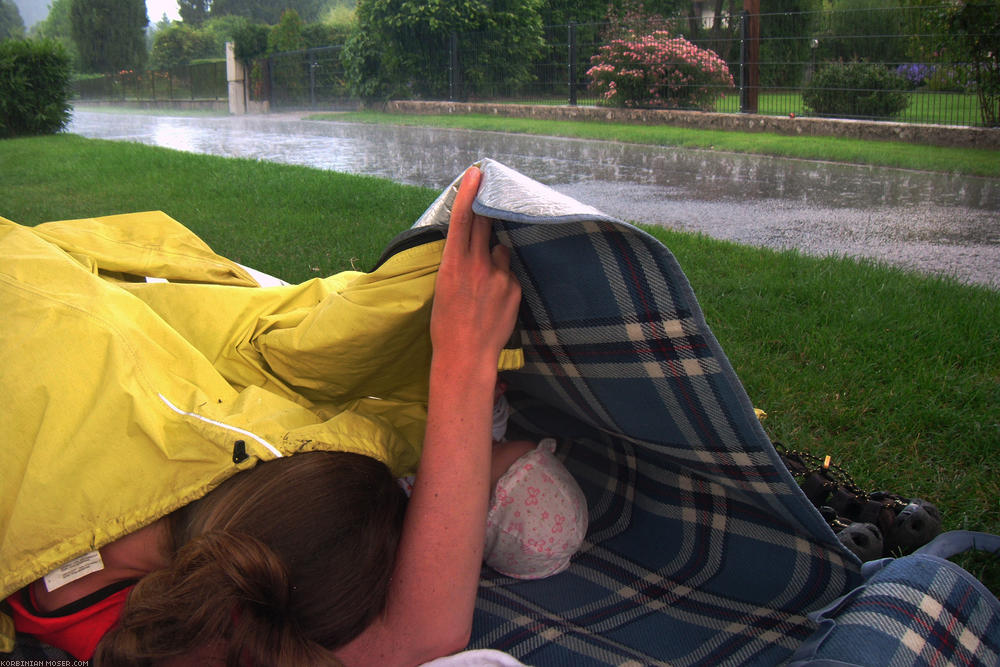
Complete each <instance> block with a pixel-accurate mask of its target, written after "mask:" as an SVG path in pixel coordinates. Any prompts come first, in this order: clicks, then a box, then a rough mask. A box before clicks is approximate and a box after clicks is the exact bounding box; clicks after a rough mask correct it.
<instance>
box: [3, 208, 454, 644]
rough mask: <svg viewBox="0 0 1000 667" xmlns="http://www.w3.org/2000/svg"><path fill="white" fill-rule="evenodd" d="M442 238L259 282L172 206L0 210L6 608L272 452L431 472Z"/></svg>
mask: <svg viewBox="0 0 1000 667" xmlns="http://www.w3.org/2000/svg"><path fill="white" fill-rule="evenodd" d="M442 247H443V241H437V242H433V243H429V244H426V245H421V246H418V247H415V248H411V249H408V250H405V251H403V252H401V253H399V254H397V255H395V256H394V257H392V258H391V259H390V260H389V261H388V262H386V263H385V264H383V265H382V266H380V267H379V268H378V269H377V270H375V271H374V272H372V273H370V274H365V273H359V272H345V273H341V274H338V275H334V276H331V277H329V278H325V279H315V280H311V281H308V282H305V283H302V284H300V285H292V286H279V287H267V288H260V287H258V286H257V283H256V282H255V281H254V280H253V278H252V277H251V276H250V274H249V273H248V272H247V271H246V270H244V269H243V268H242V267H240V266H239V265H238V264H235V263H233V262H231V261H229V260H227V259H225V258H223V257H220V256H218V255H216V254H215V253H214V252H212V251H211V249H209V247H208V246H207V245H205V244H204V243H203V242H202V241H201V240H200V239H199V238H197V237H196V236H195V235H194V234H192V233H191V232H190V231H189V230H187V229H186V228H184V227H183V226H182V225H180V224H179V223H177V222H175V221H174V220H172V219H170V218H169V217H167V216H166V215H165V214H163V213H159V212H150V213H136V214H129V215H121V216H111V217H106V218H97V219H87V220H75V221H67V222H53V223H47V224H43V225H39V226H37V227H24V226H21V225H18V224H16V223H13V222H11V221H9V220H5V219H3V218H0V313H2V318H3V324H2V326H0V390H2V396H3V398H2V407H0V416H2V419H0V423H2V427H0V437H2V445H0V448H2V449H0V451H2V452H3V458H2V463H0V564H2V565H0V568H2V572H0V600H2V599H4V598H6V597H7V596H8V595H9V594H11V593H13V592H14V591H16V590H18V589H20V588H21V587H23V586H25V585H26V584H28V583H29V582H31V581H33V580H35V579H38V578H39V577H41V576H43V575H44V574H46V573H48V572H49V571H51V570H53V569H54V568H56V567H58V566H59V565H61V564H63V563H65V562H66V561H68V560H70V559H72V558H75V557H77V556H79V555H81V554H84V553H86V552H89V551H92V550H94V549H97V548H99V547H101V546H103V545H105V544H107V543H109V542H111V541H113V540H115V539H117V538H119V537H122V536H123V535H126V534H128V533H130V532H133V531H135V530H137V529H139V528H141V527H142V526H145V525H147V524H149V523H151V522H152V521H154V520H155V519H157V518H159V517H161V516H163V515H165V514H167V513H169V512H171V511H172V510H174V509H177V508H178V507H181V506H183V505H185V504H187V503H188V502H190V501H192V500H194V499H197V498H200V497H201V496H203V495H204V494H205V493H206V492H207V491H209V490H210V489H212V488H213V487H215V486H216V485H218V484H219V483H220V482H222V481H223V480H224V479H226V478H227V477H229V476H230V475H232V474H234V473H236V472H238V471H240V470H243V469H246V468H248V467H250V466H253V465H254V464H255V462H257V461H259V460H268V459H273V458H275V457H278V456H287V455H290V454H294V453H295V452H300V451H308V450H316V449H323V450H331V449H332V450H343V451H351V452H358V453H361V454H366V455H369V456H372V457H374V458H376V459H379V460H381V461H383V462H385V463H386V464H388V465H389V467H390V468H391V469H392V471H393V473H394V474H396V475H403V474H407V473H411V472H413V471H414V470H415V468H416V464H417V462H418V460H419V455H420V448H421V445H422V441H423V432H424V425H425V420H426V396H427V381H428V377H427V375H428V368H429V362H430V353H431V348H430V340H429V336H428V323H429V317H430V304H431V297H432V294H433V288H434V280H435V276H436V272H437V266H438V262H439V260H440V254H441V249H442ZM146 277H152V278H164V279H167V280H169V281H170V282H166V283H165V282H147V281H145V280H144V279H145V278H146ZM243 452H245V454H244V453H243ZM12 640H13V630H12V624H11V623H10V619H9V618H8V617H7V616H5V615H2V614H0V650H6V651H9V650H11V648H12Z"/></svg>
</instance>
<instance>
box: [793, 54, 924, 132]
mask: <svg viewBox="0 0 1000 667" xmlns="http://www.w3.org/2000/svg"><path fill="white" fill-rule="evenodd" d="M905 89H906V81H905V80H904V79H903V77H901V76H900V75H898V74H896V73H895V72H892V71H889V70H888V69H886V68H885V67H884V66H882V65H874V64H871V63H859V62H853V63H829V64H826V65H823V66H822V67H820V68H819V70H818V71H817V72H816V73H815V74H814V75H813V77H812V79H811V80H810V81H809V84H808V85H806V87H805V90H804V91H803V92H802V101H803V102H804V103H805V105H806V106H807V107H808V108H809V109H810V110H811V111H812V112H813V113H815V114H819V115H822V116H837V117H839V118H892V117H893V116H896V115H897V114H899V112H901V111H902V110H903V109H905V108H906V105H907V98H906V95H905V94H904V93H903V92H902V91H904V90H905Z"/></svg>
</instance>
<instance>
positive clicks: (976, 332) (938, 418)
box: [0, 135, 1000, 590]
mask: <svg viewBox="0 0 1000 667" xmlns="http://www.w3.org/2000/svg"><path fill="white" fill-rule="evenodd" d="M0 164H3V165H4V167H3V169H2V170H0V191H2V192H3V193H4V199H3V202H2V204H0V215H2V216H3V217H6V218H9V219H11V220H14V221H15V222H20V223H22V224H29V225H33V224H37V223H40V222H43V221H48V220H59V219H70V218H78V217H91V216H100V215H109V214H114V213H123V212H131V211H142V210H151V209H160V210H163V211H165V212H167V213H168V214H169V215H171V216H172V217H174V218H175V219H177V220H178V221H180V222H182V223H183V224H185V225H187V226H188V227H190V228H191V229H192V230H193V231H195V232H196V233H197V234H199V235H200V236H202V237H203V238H204V239H205V240H206V241H207V242H208V243H209V244H210V245H211V246H212V247H213V248H214V249H215V250H216V251H217V252H219V253H221V254H223V255H226V256H229V257H231V258H233V259H235V260H236V261H239V262H241V263H244V264H247V265H250V266H254V267H256V268H259V269H261V270H264V271H266V272H268V273H272V274H274V275H277V276H280V277H282V278H285V279H286V280H290V281H301V280H305V279H308V278H311V277H313V276H316V275H324V274H328V273H331V272H335V271H340V270H343V269H348V268H362V269H365V268H369V267H371V266H372V264H373V263H374V261H375V260H376V258H377V257H378V254H379V252H380V250H381V249H382V247H383V246H384V245H385V244H386V243H387V242H388V241H389V240H390V239H391V238H392V237H393V236H394V235H395V234H396V233H398V232H399V231H402V230H403V229H405V228H407V227H408V226H409V225H410V224H411V223H412V222H413V221H414V220H415V219H416V218H417V217H418V216H419V215H420V213H421V212H422V211H423V210H424V209H425V208H426V206H427V205H429V204H430V202H431V201H432V200H433V199H434V197H435V196H436V195H437V193H436V192H435V191H431V190H427V189H423V188H415V187H409V186H402V185H398V184H394V183H391V182H388V181H383V180H379V179H375V178H367V177H358V176H350V175H343V174H336V173H331V172H325V171H319V170H315V169H309V168H304V167H295V166H287V165H278V164H270V163H263V162H257V161H253V160H234V159H226V158H217V157H211V156H203V155H192V154H187V153H181V152H176V151H172V150H168V149H162V148H154V147H150V146H144V145H140V144H132V143H115V142H107V141H99V140H88V139H83V138H80V137H77V136H73V135H58V136H50V137H40V138H29V139H14V140H6V141H0ZM648 229H649V231H650V232H651V233H653V234H654V235H656V236H657V237H658V238H660V239H661V240H662V241H663V242H664V243H665V244H666V245H667V246H668V247H669V248H670V249H671V250H672V251H673V253H674V254H675V255H676V256H677V258H678V260H679V262H680V264H681V266H682V267H683V269H684V270H685V272H686V273H687V274H688V276H689V278H690V280H691V283H692V285H693V287H694V290H695V293H696V294H697V295H698V298H699V301H700V303H701V304H702V307H703V308H704V310H705V313H706V316H707V319H708V322H709V324H710V325H711V326H712V328H713V330H714V331H715V333H716V335H717V337H718V338H719V340H720V342H721V344H722V347H723V349H725V350H726V352H727V354H728V355H729V357H730V359H731V361H732V363H733V366H734V367H735V369H736V371H737V373H738V375H739V376H740V378H741V380H742V381H743V383H744V385H745V387H746V389H747V392H748V394H749V395H750V397H751V400H752V401H753V402H754V403H755V405H757V406H759V407H761V408H763V409H764V410H766V411H767V412H768V414H769V417H768V418H767V419H766V420H765V422H764V426H765V429H766V430H767V431H768V432H769V433H770V434H771V436H772V438H774V439H775V440H779V441H782V442H784V443H785V444H786V445H788V446H789V447H792V448H797V449H804V450H808V451H810V452H813V453H815V454H819V455H822V454H830V455H831V456H832V457H833V460H834V462H836V463H838V464H840V465H841V466H843V467H844V468H846V469H847V470H848V471H849V472H850V473H851V474H852V475H853V476H854V478H855V480H856V481H857V483H858V484H859V485H860V486H861V487H862V488H864V489H867V490H870V491H873V490H877V489H885V490H889V491H894V492H897V493H900V494H903V495H905V496H908V497H913V496H918V497H922V498H925V499H928V500H930V501H932V502H934V503H936V504H937V505H938V506H939V507H940V508H941V510H942V513H943V516H944V521H945V525H946V527H947V528H968V529H975V530H983V531H988V532H993V533H1000V460H998V458H997V456H996V454H997V443H998V442H1000V410H998V406H1000V298H998V293H997V292H996V291H992V290H989V289H986V288H981V287H971V286H966V285H962V284H958V283H956V282H954V281H951V280H948V279H943V278H934V277H926V276H921V275H916V274H912V273H907V272H904V271H901V270H896V269H891V268H886V267H884V266H880V265H877V264H874V263H872V262H867V261H862V262H859V261H853V260H847V259H834V258H826V259H820V258H814V257H807V256H804V255H801V254H799V253H796V252H776V251H772V250H767V249H760V248H750V247H746V246H740V245H736V244H732V243H726V242H721V241H716V240H712V239H709V238H707V237H704V236H699V235H692V234H687V233H680V232H674V231H669V230H665V229H662V228H648ZM991 586H993V589H994V590H998V586H996V584H995V583H991Z"/></svg>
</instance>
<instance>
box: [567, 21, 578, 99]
mask: <svg viewBox="0 0 1000 667" xmlns="http://www.w3.org/2000/svg"><path fill="white" fill-rule="evenodd" d="M568 41H569V71H568V80H569V105H570V106H571V107H575V106H576V22H575V21H570V22H569V40H568Z"/></svg>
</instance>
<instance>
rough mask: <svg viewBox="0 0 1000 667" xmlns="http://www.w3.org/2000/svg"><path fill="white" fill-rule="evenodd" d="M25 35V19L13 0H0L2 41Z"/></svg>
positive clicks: (0, 33) (0, 36)
mask: <svg viewBox="0 0 1000 667" xmlns="http://www.w3.org/2000/svg"><path fill="white" fill-rule="evenodd" d="M17 37H24V19H22V18H21V12H20V10H18V8H17V5H15V4H14V3H13V2H12V0H0V41H3V40H5V39H12V38H17Z"/></svg>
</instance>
